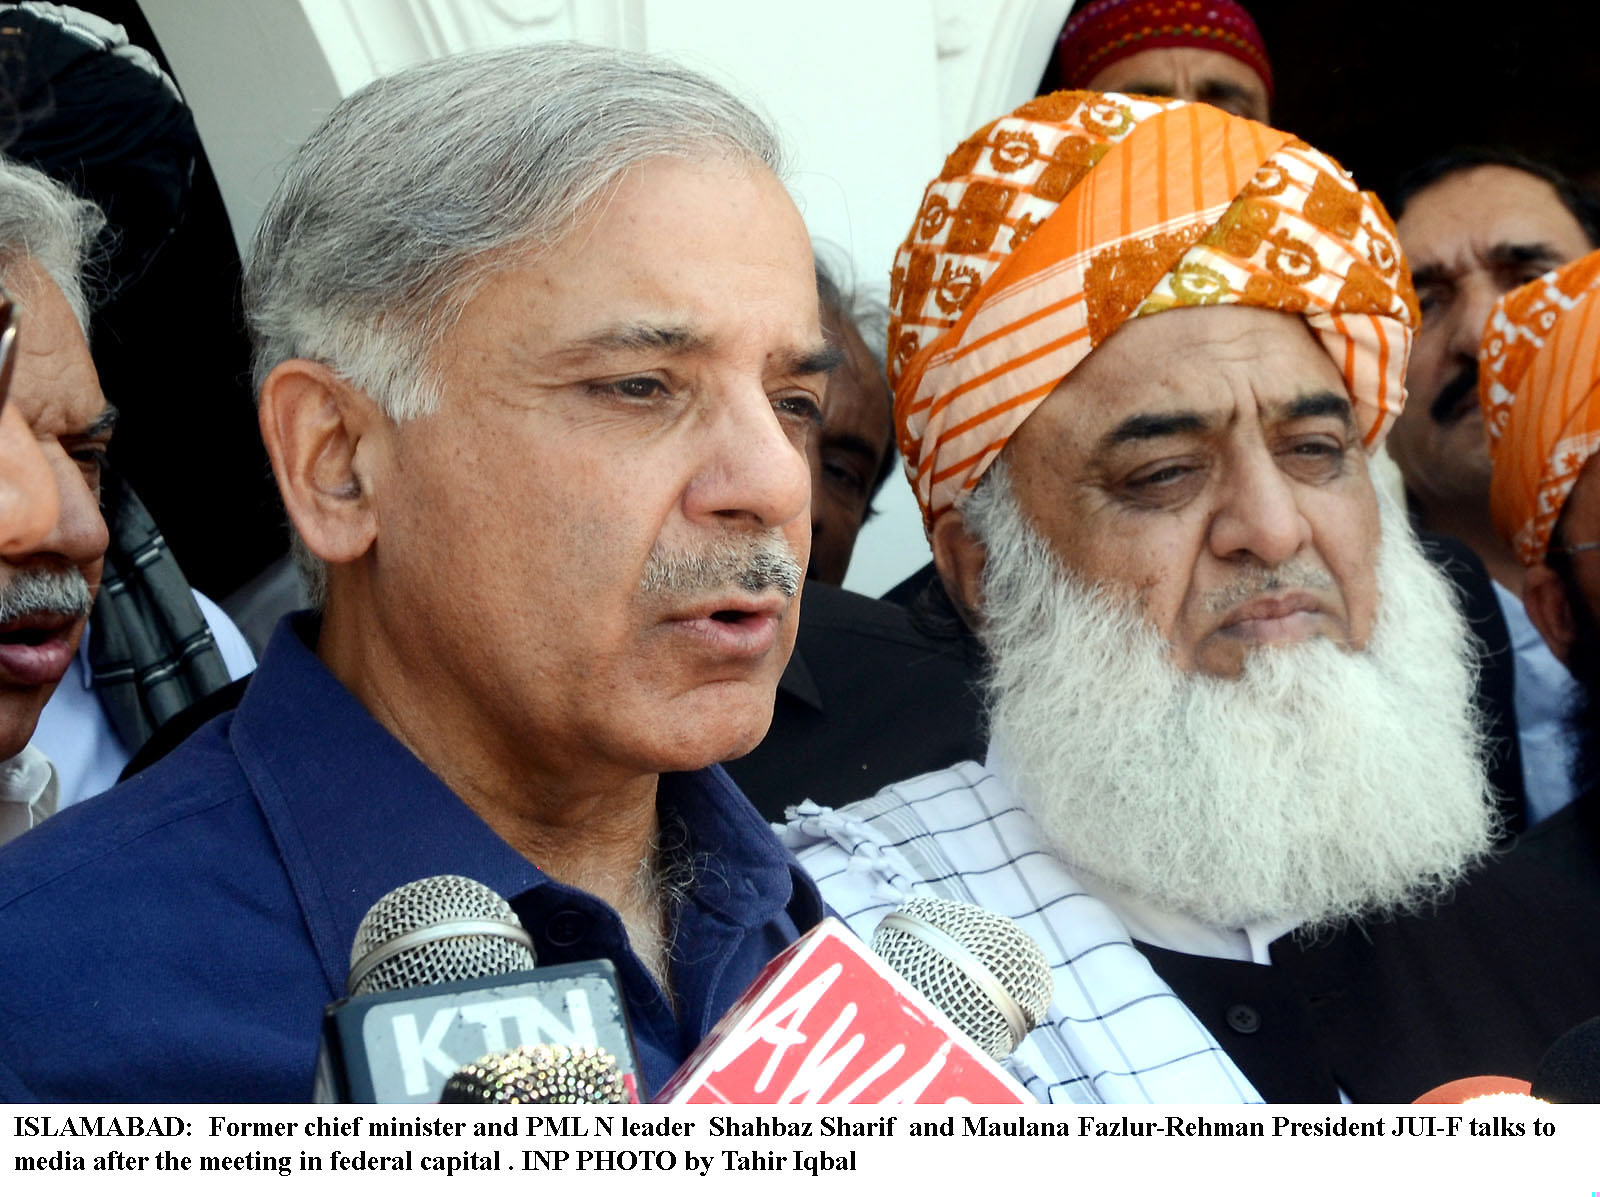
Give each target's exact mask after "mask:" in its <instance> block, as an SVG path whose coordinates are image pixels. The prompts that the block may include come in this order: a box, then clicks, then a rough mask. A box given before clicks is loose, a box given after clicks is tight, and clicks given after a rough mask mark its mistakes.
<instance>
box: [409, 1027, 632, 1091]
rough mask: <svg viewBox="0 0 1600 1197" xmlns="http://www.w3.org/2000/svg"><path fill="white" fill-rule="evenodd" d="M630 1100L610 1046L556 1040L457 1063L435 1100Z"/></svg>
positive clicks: (492, 1053)
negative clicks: (575, 1043)
mask: <svg viewBox="0 0 1600 1197" xmlns="http://www.w3.org/2000/svg"><path fill="white" fill-rule="evenodd" d="M631 1101H632V1098H631V1096H630V1095H629V1092H628V1087H627V1085H626V1084H625V1083H624V1081H623V1079H622V1071H621V1069H619V1068H618V1067H617V1061H616V1057H615V1056H613V1055H612V1054H611V1053H610V1052H608V1051H606V1050H604V1049H603V1048H598V1047H565V1046H563V1045H561V1044H558V1043H536V1044H534V1045H532V1046H531V1047H519V1048H517V1049H516V1050H515V1051H509V1052H491V1053H490V1054H489V1055H487V1056H484V1057H483V1058H482V1059H481V1060H474V1061H473V1062H472V1063H471V1064H466V1065H463V1066H462V1067H461V1068H459V1069H457V1071H456V1073H455V1075H454V1076H452V1077H451V1078H450V1079H449V1080H448V1081H446V1082H445V1085H444V1092H443V1093H442V1094H440V1096H439V1103H440V1104H441V1105H447V1106H448V1105H463V1106H554V1105H592V1106H618V1105H628V1104H630V1103H631Z"/></svg>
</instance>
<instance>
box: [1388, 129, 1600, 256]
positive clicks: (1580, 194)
mask: <svg viewBox="0 0 1600 1197" xmlns="http://www.w3.org/2000/svg"><path fill="white" fill-rule="evenodd" d="M1480 166H1505V167H1509V168H1510V169H1511V170H1520V171H1521V172H1522V173H1523V174H1528V175H1532V176H1533V177H1534V178H1536V179H1542V180H1543V181H1544V182H1546V183H1548V184H1550V189H1551V190H1552V191H1554V192H1555V193H1556V198H1557V199H1559V200H1560V201H1561V206H1562V207H1563V208H1565V209H1566V210H1567V211H1568V212H1571V213H1572V218H1573V219H1574V220H1576V221H1577V222H1578V226H1579V227H1580V228H1581V229H1583V235H1584V237H1585V238H1586V239H1587V240H1588V242H1589V245H1590V247H1591V248H1600V197H1597V196H1596V195H1595V194H1594V192H1592V191H1590V190H1589V189H1588V188H1587V187H1584V186H1583V185H1582V184H1580V183H1578V182H1577V181H1576V180H1575V179H1573V178H1571V177H1570V176H1569V175H1566V174H1564V173H1562V172H1561V171H1559V170H1557V169H1556V168H1555V167H1553V166H1551V165H1549V164H1548V163H1544V162H1537V161H1535V160H1534V159H1532V158H1529V157H1527V156H1526V155H1525V154H1519V153H1518V152H1517V151H1516V150H1512V149H1507V148H1506V147H1504V146H1465V147H1462V148H1460V149H1455V150H1451V151H1450V152H1449V153H1446V154H1440V155H1439V156H1438V157H1437V158H1430V159H1428V160H1427V161H1426V162H1423V163H1421V164H1420V165H1418V166H1414V167H1412V168H1411V169H1410V170H1408V171H1406V172H1405V173H1404V174H1403V175H1401V176H1400V179H1399V181H1398V182H1396V183H1395V186H1394V193H1393V195H1392V196H1391V199H1390V203H1389V214H1390V215H1391V216H1393V217H1394V218H1395V219H1396V220H1399V219H1400V214H1401V213H1402V212H1404V211H1405V210H1406V205H1407V204H1408V203H1410V202H1411V200H1412V198H1413V197H1414V196H1416V195H1417V194H1418V193H1419V192H1422V191H1426V190H1427V189H1428V188H1429V187H1432V186H1433V185H1434V184H1435V183H1438V182H1440V181H1441V180H1443V179H1448V178H1449V177H1450V176H1451V175H1458V174H1460V173H1461V172H1463V171H1468V170H1476V169H1477V168H1478V167H1480Z"/></svg>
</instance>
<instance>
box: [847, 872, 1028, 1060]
mask: <svg viewBox="0 0 1600 1197" xmlns="http://www.w3.org/2000/svg"><path fill="white" fill-rule="evenodd" d="M872 950H873V952H874V953H876V954H877V955H878V956H879V957H880V958H881V959H882V960H883V961H884V962H885V963H887V964H888V965H889V967H891V968H892V969H894V971H895V972H897V973H899V974H900V975H901V976H902V977H904V978H905V979H906V980H907V981H909V982H911V984H912V986H914V987H915V989H916V991H917V992H918V993H920V994H922V996H923V997H925V998H927V999H928V1000H929V1001H930V1002H932V1003H933V1004H934V1005H935V1006H936V1007H937V1008H938V1009H939V1010H940V1011H941V1012H942V1013H943V1014H944V1015H945V1016H946V1017H947V1018H949V1019H950V1021H951V1022H953V1023H955V1024H956V1026H958V1027H960V1028H961V1030H962V1031H964V1032H965V1033H966V1035H967V1037H968V1038H970V1039H971V1040H972V1041H973V1042H974V1043H976V1044H978V1046H980V1047H982V1048H983V1050H984V1051H986V1052H988V1053H989V1055H990V1056H992V1057H993V1058H994V1059H996V1060H1004V1059H1005V1058H1006V1057H1007V1056H1009V1055H1010V1054H1011V1053H1012V1052H1014V1051H1016V1050H1017V1047H1018V1046H1019V1045H1020V1044H1021V1043H1022V1041H1023V1040H1024V1039H1026V1038H1027V1037H1028V1032H1029V1031H1031V1030H1033V1028H1034V1027H1036V1026H1038V1025H1039V1023H1040V1021H1041V1020H1042V1019H1043V1018H1044V1016H1045V1012H1046V1011H1047V1010H1049V1009H1050V999H1051V997H1052V996H1053V995H1054V993H1055V983H1054V981H1052V980H1051V977H1050V965H1049V963H1048V962H1047V961H1046V960H1045V958H1044V953H1043V952H1041V951H1040V950H1039V945H1038V944H1036V943H1034V942H1033V940H1032V939H1031V938H1030V937H1029V935H1028V933H1027V932H1026V931H1024V930H1023V929H1022V928H1021V927H1020V926H1018V925H1017V923H1016V921H1015V920H1014V919H1008V918H1006V917H1005V916H1004V915H1000V914H995V913H994V912H993V911H989V910H985V909H983V907H981V906H974V905H972V903H970V902H954V901H951V900H950V899H948V898H931V897H920V898H911V899H909V900H908V901H906V902H903V903H901V904H900V906H899V907H897V908H896V909H895V910H893V911H891V912H890V913H888V914H886V915H884V917H883V920H882V921H881V922H880V923H879V924H878V929H877V930H876V931H874V932H873V933H872Z"/></svg>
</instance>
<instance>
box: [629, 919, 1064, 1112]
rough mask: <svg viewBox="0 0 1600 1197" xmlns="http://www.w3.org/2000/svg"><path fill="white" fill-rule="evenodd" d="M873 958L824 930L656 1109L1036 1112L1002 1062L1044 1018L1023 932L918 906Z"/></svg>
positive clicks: (1040, 974)
mask: <svg viewBox="0 0 1600 1197" xmlns="http://www.w3.org/2000/svg"><path fill="white" fill-rule="evenodd" d="M873 948H874V949H875V950H874V951H869V950H868V949H867V948H866V946H865V945H864V944H862V942H861V941H860V940H859V939H858V938H857V937H856V936H855V935H854V934H852V933H851V932H850V930H849V929H848V928H847V927H845V926H844V924H843V923H841V922H839V921H838V920H837V919H832V918H829V919H824V920H823V921H822V922H821V923H819V924H818V925H817V926H816V927H814V928H812V929H811V930H810V931H809V932H807V933H806V934H805V935H803V936H801V938H800V939H798V940H796V941H795V942H794V943H793V944H791V945H790V946H789V947H788V948H787V949H786V950H785V951H784V952H782V953H781V954H780V955H778V956H777V957H776V958H775V959H774V960H772V961H771V963H769V964H768V965H767V967H766V968H765V969H764V970H763V971H762V973H761V975H760V976H759V977H757V978H756V981H755V983H754V984H753V985H751V987H750V988H749V989H748V990H747V991H746V992H745V995H744V996H743V997H742V998H740V999H739V1001H738V1002H736V1003H735V1004H734V1006H733V1008H732V1009H730V1010H729V1011H728V1012H727V1014H725V1015H724V1016H723V1017H722V1019H721V1021H719V1022H718V1023H717V1026H716V1028H715V1029H714V1030H713V1031H712V1033H711V1035H710V1037H709V1038H707V1039H706V1041H705V1042H704V1043H702V1044H701V1045H700V1046H699V1047H698V1048H697V1049H696V1050H695V1052H694V1054H693V1055H692V1056H690V1057H689V1059H688V1060H687V1061H685V1062H684V1064H683V1066H682V1067H681V1068H680V1069H679V1070H678V1071H677V1073H675V1074H674V1075H673V1077H672V1079H671V1080H669V1081H668V1082H667V1084H666V1086H665V1087H664V1088H663V1089H662V1090H661V1092H660V1093H659V1094H658V1095H657V1096H656V1100H657V1101H659V1102H668V1103H673V1104H701V1105H703V1104H725V1105H844V1104H858V1103H859V1104H865V1103H871V1104H876V1105H902V1104H911V1103H921V1104H939V1103H946V1102H963V1103H973V1104H986V1105H1016V1104H1027V1103H1032V1102H1033V1100H1034V1099H1033V1098H1032V1096H1030V1095H1029V1093H1028V1091H1027V1090H1026V1089H1024V1088H1023V1087H1022V1086H1021V1085H1020V1084H1019V1083H1018V1082H1017V1081H1016V1080H1015V1079H1014V1078H1013V1077H1012V1076H1011V1075H1010V1074H1009V1073H1007V1072H1006V1071H1005V1069H1003V1068H1002V1067H1000V1066H999V1064H998V1063H997V1062H996V1061H997V1060H999V1059H1003V1058H1004V1057H1005V1056H1007V1055H1009V1054H1010V1053H1011V1052H1012V1051H1013V1050H1015V1048H1016V1046H1017V1045H1018V1044H1019V1043H1021V1041H1022V1039H1023V1038H1024V1037H1025V1036H1026V1035H1027V1033H1028V1032H1029V1031H1030V1030H1032V1029H1033V1027H1034V1026H1035V1025H1036V1024H1037V1023H1038V1021H1039V1020H1040V1019H1041V1018H1043V1017H1044V1013H1045V1011H1046V1010H1047V1009H1048V1008H1049V1005H1050V998H1051V979H1050V968H1049V965H1048V963H1047V962H1046V961H1045V959H1044V955H1043V953H1042V952H1040V950H1039V948H1038V945H1036V944H1035V943H1034V942H1033V941H1032V940H1031V939H1029V938H1028V936H1027V933H1026V932H1024V931H1023V930H1022V928H1021V927H1019V926H1017V924H1016V923H1015V922H1013V921H1012V920H1010V919H1007V918H1004V917H1002V916H1000V915H996V914H992V913H990V912H988V911H985V910H982V909H980V908H978V907H976V906H971V905H968V904H967V903H963V902H949V901H945V900H943V899H939V898H915V899H912V900H911V901H910V902H907V903H906V904H905V905H903V906H901V907H900V908H899V909H898V910H896V911H895V912H894V913H892V914H890V915H888V916H886V917H885V918H884V920H883V922H882V923H881V924H880V925H879V927H878V931H877V933H876V934H875V935H874V937H873ZM884 957H888V958H890V959H893V960H894V961H895V964H896V968H898V969H899V970H900V971H896V968H891V967H890V966H889V965H888V964H887V963H885V960H884ZM908 977H910V978H911V979H912V980H913V981H915V982H916V983H915V984H912V982H911V981H908V980H907V978H908ZM980 1044H981V1046H980Z"/></svg>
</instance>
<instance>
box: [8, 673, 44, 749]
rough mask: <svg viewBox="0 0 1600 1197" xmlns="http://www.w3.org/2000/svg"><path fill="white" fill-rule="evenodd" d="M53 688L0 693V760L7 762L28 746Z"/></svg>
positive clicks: (11, 690)
mask: <svg viewBox="0 0 1600 1197" xmlns="http://www.w3.org/2000/svg"><path fill="white" fill-rule="evenodd" d="M54 689H55V686H54V685H51V686H45V687H33V688H31V689H26V690H13V689H7V690H4V691H0V760H10V759H11V758H12V757H14V756H16V755H17V753H19V752H21V751H22V750H23V749H24V748H26V747H27V746H28V741H29V740H31V739H33V732H34V729H35V728H36V727H37V726H38V725H39V712H40V711H42V710H44V704H45V703H46V702H48V701H49V699H50V694H51V692H52V691H54Z"/></svg>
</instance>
